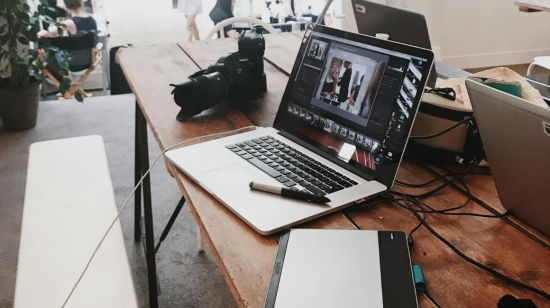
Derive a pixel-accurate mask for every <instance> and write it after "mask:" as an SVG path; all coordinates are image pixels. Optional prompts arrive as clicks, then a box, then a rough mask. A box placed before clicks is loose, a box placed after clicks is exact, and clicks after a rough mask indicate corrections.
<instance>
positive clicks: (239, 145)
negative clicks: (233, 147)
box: [237, 143, 246, 148]
mask: <svg viewBox="0 0 550 308" xmlns="http://www.w3.org/2000/svg"><path fill="white" fill-rule="evenodd" d="M237 146H238V147H239V148H242V147H245V146H246V144H244V143H237Z"/></svg>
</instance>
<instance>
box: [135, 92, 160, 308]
mask: <svg viewBox="0 0 550 308" xmlns="http://www.w3.org/2000/svg"><path fill="white" fill-rule="evenodd" d="M136 105H137V102H136ZM136 113H137V124H138V125H137V126H138V139H139V153H140V166H141V173H143V174H144V173H145V172H147V170H148V169H149V148H148V141H147V121H146V120H145V116H144V115H143V113H142V111H141V108H140V107H139V105H138V106H137V108H136ZM142 189H143V214H144V222H145V248H146V251H145V256H146V259H147V277H148V284H149V307H151V308H158V290H157V265H156V260H155V235H154V230H153V208H152V201H151V177H150V174H149V175H147V176H146V177H145V178H144V179H143V183H142Z"/></svg>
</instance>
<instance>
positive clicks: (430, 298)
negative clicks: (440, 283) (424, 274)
mask: <svg viewBox="0 0 550 308" xmlns="http://www.w3.org/2000/svg"><path fill="white" fill-rule="evenodd" d="M424 295H426V297H427V298H428V299H429V300H431V301H432V303H434V305H435V306H436V307H437V308H441V306H439V304H438V303H437V302H436V301H435V300H434V299H433V297H431V296H430V294H428V292H426V290H424Z"/></svg>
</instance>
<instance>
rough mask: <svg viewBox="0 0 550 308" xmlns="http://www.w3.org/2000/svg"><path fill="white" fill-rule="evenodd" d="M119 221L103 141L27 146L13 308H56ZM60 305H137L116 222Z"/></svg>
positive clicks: (116, 307) (88, 307)
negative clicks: (25, 176) (23, 199)
mask: <svg viewBox="0 0 550 308" xmlns="http://www.w3.org/2000/svg"><path fill="white" fill-rule="evenodd" d="M116 215H117V207H116V204H115V196H114V192H113V186H112V183H111V176H110V174H109V167H108V165H107V157H106V155H105V148H104V146H103V139H102V138H101V137H100V136H88V137H79V138H70V139H62V140H54V141H46V142H38V143H34V144H32V145H31V149H30V155H29V166H28V174H27V187H26V194H25V207H24V211H23V226H22V230H21V244H20V248H19V264H18V269H17V282H16V288H15V304H14V307H15V308H61V306H62V304H63V303H64V301H65V299H66V298H67V296H68V294H69V292H70V291H71V289H72V287H73V285H74V284H75V282H76V281H77V279H78V277H79V276H80V274H81V273H82V270H83V269H84V267H85V266H86V263H87V262H88V260H89V258H90V256H91V255H92V253H93V251H94V249H95V248H96V246H97V244H98V243H99V241H100V240H101V238H102V236H103V235H104V233H105V231H106V230H107V228H108V227H109V225H110V224H111V223H112V221H113V219H114V217H115V216H116ZM65 307H67V308H70V307H72V308H100V307H101V308H110V307H112V308H126V307H128V308H136V307H138V304H137V299H136V293H135V288H134V283H133V278H132V272H131V270H130V265H129V262H128V256H127V254H126V247H125V245H124V238H123V236H122V229H121V227H120V223H119V222H117V223H116V224H115V225H114V227H113V229H112V230H111V232H110V233H109V235H108V236H107V238H106V239H105V241H104V242H103V245H102V246H101V248H100V249H99V251H98V252H97V254H96V256H95V258H94V260H93V261H92V263H91V265H90V267H89V269H88V271H87V273H86V275H84V277H83V278H82V281H81V282H80V284H79V286H78V287H77V289H76V290H75V292H74V294H73V295H72V297H71V299H70V300H69V302H68V303H67V305H66V306H65Z"/></svg>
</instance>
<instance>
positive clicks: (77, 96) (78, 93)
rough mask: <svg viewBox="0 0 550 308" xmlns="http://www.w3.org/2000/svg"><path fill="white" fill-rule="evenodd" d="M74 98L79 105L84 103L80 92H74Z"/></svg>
mask: <svg viewBox="0 0 550 308" xmlns="http://www.w3.org/2000/svg"><path fill="white" fill-rule="evenodd" d="M74 98H75V99H76V100H77V101H78V102H79V103H82V102H84V97H82V94H80V92H76V93H75V94H74Z"/></svg>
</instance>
